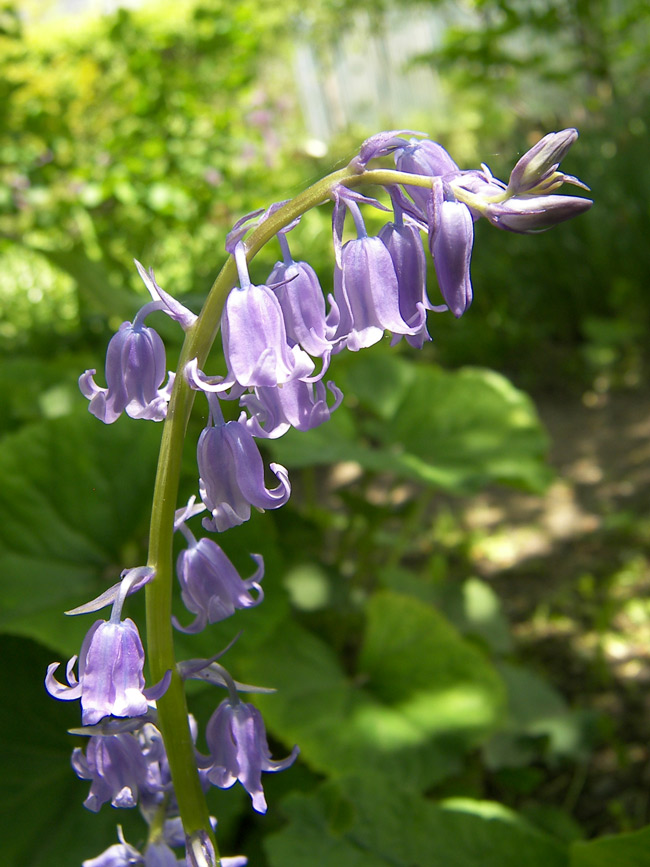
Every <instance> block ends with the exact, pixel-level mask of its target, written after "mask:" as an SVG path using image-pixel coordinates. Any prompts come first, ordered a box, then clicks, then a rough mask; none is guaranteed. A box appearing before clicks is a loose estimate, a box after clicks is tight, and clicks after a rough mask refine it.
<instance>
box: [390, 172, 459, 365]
mask: <svg viewBox="0 0 650 867" xmlns="http://www.w3.org/2000/svg"><path fill="white" fill-rule="evenodd" d="M389 192H390V195H391V199H392V202H393V213H394V214H395V218H394V221H393V222H391V223H386V225H385V226H383V227H382V228H381V229H380V231H379V238H380V239H381V241H382V242H383V244H384V246H385V247H386V249H387V250H388V252H389V253H390V257H391V259H392V260H393V266H394V268H395V274H396V276H397V284H398V300H399V310H400V314H401V316H402V319H403V320H404V321H405V322H406V323H407V324H408V325H409V326H410V327H411V328H417V331H416V332H415V334H407V335H405V337H406V340H407V342H408V343H410V345H411V346H413V347H415V348H416V349H421V348H422V345H423V343H424V341H425V340H431V337H430V336H429V332H428V331H427V310H437V311H442V310H446V309H447V308H446V306H440V307H434V306H433V305H432V304H431V302H430V301H429V298H428V296H427V285H426V284H427V262H426V258H425V255H424V248H423V247H422V239H421V238H420V228H419V224H414V223H412V222H406V221H405V220H404V208H403V206H404V204H405V202H404V196H403V195H400V193H399V189H394V188H391V189H390V190H389Z"/></svg>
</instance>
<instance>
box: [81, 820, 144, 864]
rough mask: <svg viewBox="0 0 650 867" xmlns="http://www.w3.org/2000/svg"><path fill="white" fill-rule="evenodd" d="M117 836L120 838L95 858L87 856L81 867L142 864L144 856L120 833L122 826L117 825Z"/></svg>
mask: <svg viewBox="0 0 650 867" xmlns="http://www.w3.org/2000/svg"><path fill="white" fill-rule="evenodd" d="M117 836H118V838H119V840H120V842H119V843H115V844H113V845H112V846H109V847H108V849H106V851H104V852H102V854H101V855H98V856H97V857H96V858H87V859H86V860H85V861H83V862H82V865H81V867H139V865H141V864H144V858H143V857H142V855H141V854H140V853H139V852H138V850H137V849H136V848H135V846H131V844H130V843H127V842H126V840H125V839H124V835H123V834H122V828H121V827H120V826H119V825H118V828H117Z"/></svg>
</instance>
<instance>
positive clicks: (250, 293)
mask: <svg viewBox="0 0 650 867" xmlns="http://www.w3.org/2000/svg"><path fill="white" fill-rule="evenodd" d="M235 260H236V262H237V268H238V272H239V281H240V286H239V287H236V288H235V289H233V290H232V291H231V292H230V294H229V295H228V298H227V299H226V304H225V307H224V310H223V314H222V317H221V329H222V338H223V351H224V356H225V358H226V363H227V365H228V375H227V376H226V379H225V381H224V383H223V385H222V386H221V390H225V389H226V388H228V387H230V386H232V385H234V384H235V383H238V384H239V385H241V386H244V387H245V388H249V387H252V386H258V385H262V386H273V385H278V384H280V383H284V382H289V381H290V380H292V379H304V378H305V377H308V376H309V375H310V374H311V373H312V371H313V370H314V363H313V361H312V360H311V358H310V357H309V356H308V355H307V353H306V352H304V351H303V350H302V349H301V348H300V347H299V346H297V345H293V346H290V345H289V341H288V338H287V330H286V326H285V323H284V314H283V312H282V307H281V306H280V302H279V301H278V299H277V297H276V295H275V293H274V292H273V290H272V289H270V288H269V287H268V286H255V285H254V284H252V283H251V281H250V277H249V275H248V266H247V263H246V249H245V247H244V245H243V243H242V242H240V243H238V244H237V246H236V247H235Z"/></svg>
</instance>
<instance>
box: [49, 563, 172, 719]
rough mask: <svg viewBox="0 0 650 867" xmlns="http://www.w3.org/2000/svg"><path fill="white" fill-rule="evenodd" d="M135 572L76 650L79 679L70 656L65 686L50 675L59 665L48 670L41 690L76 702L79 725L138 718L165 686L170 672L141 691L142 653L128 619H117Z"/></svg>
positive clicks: (138, 636) (138, 640) (138, 577)
mask: <svg viewBox="0 0 650 867" xmlns="http://www.w3.org/2000/svg"><path fill="white" fill-rule="evenodd" d="M139 572H140V570H137V569H136V570H132V576H131V580H130V581H129V580H124V581H122V583H121V585H120V589H119V592H118V595H117V598H116V599H115V602H114V603H113V609H112V612H111V617H110V620H108V621H106V620H96V621H95V623H94V624H93V625H92V626H91V627H90V629H89V630H88V632H87V634H86V637H85V638H84V640H83V643H82V645H81V650H80V652H79V679H78V680H77V678H76V677H75V676H74V665H75V662H76V661H77V657H76V656H73V657H72V659H70V660H69V662H68V665H67V667H66V676H67V680H68V686H64V685H63V684H61V683H59V682H58V681H57V680H56V679H55V677H54V672H55V671H56V669H57V668H58V667H59V663H58V662H53V663H52V664H51V665H49V666H48V669H47V676H46V678H45V688H46V689H47V691H48V692H49V693H50V695H52V696H53V697H54V698H58V699H62V700H64V701H72V700H75V699H81V720H82V723H83V724H84V725H94V724H95V723H97V722H99V720H101V719H102V718H103V717H105V716H118V717H136V716H142V715H144V714H146V713H147V709H148V705H149V702H150V701H154V700H156V699H158V698H160V696H161V695H163V694H164V692H165V690H166V689H167V687H168V686H169V681H170V678H171V672H167V674H166V675H165V676H164V677H163V678H162V679H161V680H160V682H159V683H157V684H156V685H155V686H152V687H149V688H148V689H145V687H144V674H143V670H144V649H143V647H142V640H141V638H140V633H139V632H138V627H137V626H136V625H135V623H134V622H133V621H132V620H131V619H130V618H127V619H126V620H121V619H120V618H121V613H122V606H123V604H124V601H125V599H126V597H127V595H128V593H129V588H130V584H131V583H132V582H136V581H140V580H141V578H140V576H139Z"/></svg>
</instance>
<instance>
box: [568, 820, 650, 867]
mask: <svg viewBox="0 0 650 867" xmlns="http://www.w3.org/2000/svg"><path fill="white" fill-rule="evenodd" d="M570 854H571V858H570V861H569V867H613V865H616V867H648V865H650V825H648V826H647V827H645V828H642V829H641V830H640V831H635V832H634V833H633V834H618V835H617V836H612V837H601V838H600V840H589V841H588V842H586V843H585V842H576V843H573V844H572V846H571V850H570Z"/></svg>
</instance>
